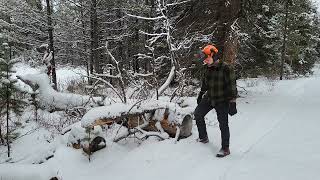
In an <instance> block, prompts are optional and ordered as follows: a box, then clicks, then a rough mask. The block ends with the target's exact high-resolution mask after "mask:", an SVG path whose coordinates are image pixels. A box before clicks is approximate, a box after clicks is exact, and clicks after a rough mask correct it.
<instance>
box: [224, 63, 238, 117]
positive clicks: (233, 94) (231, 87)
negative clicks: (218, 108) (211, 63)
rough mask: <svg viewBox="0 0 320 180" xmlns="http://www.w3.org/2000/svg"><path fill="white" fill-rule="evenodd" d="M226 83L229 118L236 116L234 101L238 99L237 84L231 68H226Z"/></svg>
mask: <svg viewBox="0 0 320 180" xmlns="http://www.w3.org/2000/svg"><path fill="white" fill-rule="evenodd" d="M226 83H227V92H228V100H229V112H228V113H229V114H230V115H231V116H233V115H235V114H237V112H238V111H237V105H236V99H237V97H238V90H237V82H236V75H235V72H234V69H233V67H228V68H227V73H226Z"/></svg>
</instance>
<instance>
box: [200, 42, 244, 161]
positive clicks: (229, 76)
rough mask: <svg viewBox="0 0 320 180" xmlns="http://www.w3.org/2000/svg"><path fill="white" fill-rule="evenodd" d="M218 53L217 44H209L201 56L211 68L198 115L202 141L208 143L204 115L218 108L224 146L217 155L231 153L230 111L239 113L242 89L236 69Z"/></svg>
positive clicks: (209, 68)
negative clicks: (239, 94) (238, 96)
mask: <svg viewBox="0 0 320 180" xmlns="http://www.w3.org/2000/svg"><path fill="white" fill-rule="evenodd" d="M217 53H218V49H217V48H216V47H215V46H213V45H207V46H205V47H204V48H203V49H202V50H201V55H200V59H201V61H203V63H204V64H205V65H206V66H207V68H206V70H205V76H204V77H203V79H202V86H201V91H200V93H199V96H198V98H197V104H198V106H197V107H196V109H195V112H194V116H195V120H196V124H197V127H198V132H199V139H198V141H199V142H202V143H208V142H209V139H208V135H207V129H206V123H205V120H204V117H205V116H206V114H207V113H208V112H209V111H211V110H212V109H213V108H214V109H215V110H216V112H217V118H218V122H219V127H220V131H221V149H220V151H219V152H218V153H217V155H216V156H217V157H225V156H227V155H229V154H230V149H229V139H230V131H229V125H228V114H230V115H231V116H232V115H235V114H236V113H237V108H236V98H237V95H238V92H237V86H236V77H235V72H234V69H233V68H232V67H231V66H229V65H227V64H226V63H224V62H222V61H221V60H219V59H218V56H217Z"/></svg>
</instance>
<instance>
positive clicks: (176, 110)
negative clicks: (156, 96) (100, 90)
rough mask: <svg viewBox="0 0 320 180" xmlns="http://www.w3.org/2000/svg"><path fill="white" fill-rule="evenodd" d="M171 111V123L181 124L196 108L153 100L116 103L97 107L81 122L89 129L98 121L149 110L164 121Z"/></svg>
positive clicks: (157, 118) (156, 117)
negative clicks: (166, 114) (164, 116)
mask: <svg viewBox="0 0 320 180" xmlns="http://www.w3.org/2000/svg"><path fill="white" fill-rule="evenodd" d="M166 108H168V109H169V118H168V120H169V121H170V122H172V123H173V122H174V123H178V124H181V123H182V121H183V118H184V117H185V116H186V115H188V114H192V113H193V110H194V108H181V107H180V106H179V105H178V104H176V103H170V102H165V101H161V100H151V101H143V102H141V103H139V104H137V105H135V104H133V103H132V104H124V103H114V104H112V105H109V106H101V107H96V108H93V109H91V110H89V111H88V112H87V113H86V114H85V115H84V116H83V118H82V120H81V126H82V127H88V126H90V125H91V124H93V123H94V122H95V120H98V119H104V118H109V119H115V118H118V117H121V116H123V115H126V114H135V113H142V112H145V111H149V110H154V109H157V110H156V113H155V116H154V118H155V119H156V120H162V119H163V115H164V111H165V109H166Z"/></svg>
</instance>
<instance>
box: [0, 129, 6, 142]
mask: <svg viewBox="0 0 320 180" xmlns="http://www.w3.org/2000/svg"><path fill="white" fill-rule="evenodd" d="M0 141H1V144H4V143H5V142H4V139H3V135H2V128H1V124H0Z"/></svg>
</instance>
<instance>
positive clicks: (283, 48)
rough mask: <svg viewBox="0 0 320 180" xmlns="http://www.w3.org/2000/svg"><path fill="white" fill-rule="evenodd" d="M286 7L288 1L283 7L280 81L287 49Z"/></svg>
mask: <svg viewBox="0 0 320 180" xmlns="http://www.w3.org/2000/svg"><path fill="white" fill-rule="evenodd" d="M288 7H289V0H287V1H286V5H285V13H286V15H285V22H284V28H283V42H282V51H281V66H280V80H282V79H283V68H284V62H285V58H286V51H287V50H286V49H287V28H288V13H289V11H288Z"/></svg>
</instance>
